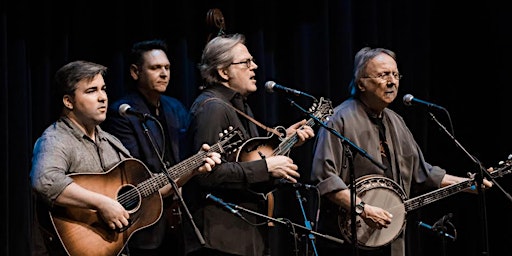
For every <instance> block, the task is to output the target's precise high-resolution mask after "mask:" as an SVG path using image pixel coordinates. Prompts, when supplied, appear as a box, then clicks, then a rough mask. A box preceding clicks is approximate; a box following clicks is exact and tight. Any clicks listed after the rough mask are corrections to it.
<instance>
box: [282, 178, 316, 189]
mask: <svg viewBox="0 0 512 256" xmlns="http://www.w3.org/2000/svg"><path fill="white" fill-rule="evenodd" d="M277 185H278V186H279V185H281V186H284V185H290V186H291V187H294V188H305V189H307V190H309V189H314V188H315V186H313V185H309V184H304V183H300V182H296V183H293V182H291V181H289V180H287V179H285V178H282V179H278V180H277Z"/></svg>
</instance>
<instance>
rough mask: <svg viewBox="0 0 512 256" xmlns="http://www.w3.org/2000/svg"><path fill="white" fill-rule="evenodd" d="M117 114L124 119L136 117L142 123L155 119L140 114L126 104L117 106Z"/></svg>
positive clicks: (148, 115) (146, 114)
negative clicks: (130, 116)
mask: <svg viewBox="0 0 512 256" xmlns="http://www.w3.org/2000/svg"><path fill="white" fill-rule="evenodd" d="M119 114H120V115H121V116H124V117H127V116H129V115H132V116H136V117H138V118H139V119H140V120H142V121H146V120H147V119H153V120H154V119H155V117H153V116H152V115H150V114H148V113H141V112H139V111H137V110H135V109H133V108H132V107H131V106H130V105H128V104H126V103H125V104H121V106H119Z"/></svg>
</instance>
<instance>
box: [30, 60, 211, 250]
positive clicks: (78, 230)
mask: <svg viewBox="0 0 512 256" xmlns="http://www.w3.org/2000/svg"><path fill="white" fill-rule="evenodd" d="M106 70H107V68H106V67H104V66H102V65H99V64H96V63H91V62H87V61H74V62H70V63H68V64H66V65H64V66H63V67H61V68H60V69H59V70H58V71H57V73H56V76H55V82H56V85H57V86H58V88H57V89H58V90H59V92H60V95H59V96H60V97H61V98H60V100H61V101H62V104H63V106H62V113H61V116H60V118H59V119H58V120H57V121H56V122H55V123H53V124H52V125H50V126H49V127H48V128H47V129H46V130H45V131H44V133H43V134H42V135H41V137H39V138H38V140H37V141H36V143H35V145H34V151H33V159H32V169H31V172H30V178H31V182H32V183H31V184H32V187H33V190H34V191H35V192H36V194H37V196H38V198H37V199H38V200H37V201H38V202H43V203H45V204H38V205H37V207H36V210H37V218H38V220H39V222H40V223H41V224H42V225H45V226H42V228H43V229H42V231H43V238H46V242H47V243H46V250H47V251H46V252H34V254H37V255H44V254H50V255H67V254H69V255H119V254H121V253H122V250H123V248H124V246H125V243H126V242H127V241H128V240H129V238H130V237H131V235H132V234H133V232H136V231H138V230H140V229H143V228H145V227H147V226H150V225H152V224H153V223H155V222H156V221H157V220H158V219H159V218H160V215H161V212H162V209H161V208H162V198H161V195H168V194H170V192H171V189H172V187H171V185H170V182H169V181H168V180H167V177H166V176H163V175H160V176H153V175H152V174H151V172H150V171H149V170H147V168H146V166H145V165H144V164H143V163H142V162H140V161H139V160H137V159H134V158H132V156H131V154H130V152H129V151H128V150H127V149H126V148H125V147H124V146H123V144H122V143H121V141H120V140H119V139H117V138H116V137H114V136H113V135H111V134H109V133H107V132H105V131H103V130H102V129H101V128H100V126H99V124H100V123H102V122H103V121H104V120H105V118H106V114H107V105H108V97H107V93H106V87H107V86H106V85H105V81H104V77H103V76H104V75H105V73H106ZM209 149H210V147H209V146H208V145H206V144H205V145H203V150H204V151H208V150H209ZM197 162H199V164H198V166H195V167H190V168H191V169H192V170H190V172H189V173H188V174H190V175H195V174H197V173H200V172H208V171H210V170H211V169H212V167H214V166H215V165H216V164H220V154H219V153H216V152H208V153H205V154H204V157H203V158H202V159H200V161H197ZM74 175H75V176H74ZM133 181H137V183H135V182H133ZM145 207H147V208H150V211H147V210H146V209H145ZM49 216H50V217H51V218H50V219H48V217H49ZM50 220H51V222H52V223H51V224H53V227H52V226H51V224H50ZM54 229H55V230H54ZM55 231H56V232H55ZM35 232H38V230H35ZM56 235H58V237H57V236H56ZM61 242H62V244H61Z"/></svg>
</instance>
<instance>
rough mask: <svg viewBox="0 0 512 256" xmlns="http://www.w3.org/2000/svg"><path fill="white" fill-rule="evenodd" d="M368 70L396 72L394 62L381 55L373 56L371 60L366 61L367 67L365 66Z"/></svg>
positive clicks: (389, 57) (385, 55)
mask: <svg viewBox="0 0 512 256" xmlns="http://www.w3.org/2000/svg"><path fill="white" fill-rule="evenodd" d="M366 68H367V69H368V70H379V69H387V70H396V69H397V66H396V61H395V60H394V59H393V58H392V57H391V56H389V55H387V54H384V53H381V54H379V55H377V56H375V57H374V58H373V59H370V60H369V61H368V65H366Z"/></svg>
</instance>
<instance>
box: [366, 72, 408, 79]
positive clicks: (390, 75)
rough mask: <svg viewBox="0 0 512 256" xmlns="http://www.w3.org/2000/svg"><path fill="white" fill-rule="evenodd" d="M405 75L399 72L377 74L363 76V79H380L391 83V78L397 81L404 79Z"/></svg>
mask: <svg viewBox="0 0 512 256" xmlns="http://www.w3.org/2000/svg"><path fill="white" fill-rule="evenodd" d="M402 77H403V75H402V74H400V73H398V72H382V73H379V74H377V75H376V76H363V77H361V78H379V79H382V80H386V81H389V79H390V78H394V79H396V80H400V79H402Z"/></svg>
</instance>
